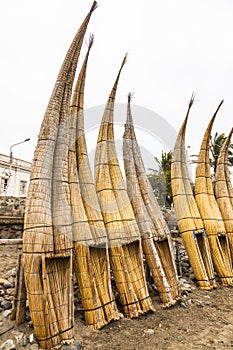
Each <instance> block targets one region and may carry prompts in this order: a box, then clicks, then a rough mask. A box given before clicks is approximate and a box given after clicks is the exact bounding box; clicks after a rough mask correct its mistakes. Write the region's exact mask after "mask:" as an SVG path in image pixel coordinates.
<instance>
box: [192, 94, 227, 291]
mask: <svg viewBox="0 0 233 350" xmlns="http://www.w3.org/2000/svg"><path fill="white" fill-rule="evenodd" d="M222 103H223V101H221V103H220V104H219V106H218V108H217V110H216V112H215V113H214V115H213V117H212V118H211V120H210V122H209V124H208V127H207V129H206V132H205V134H204V137H203V140H202V143H201V148H200V152H199V155H198V164H197V167H196V179H195V198H196V202H197V206H198V208H199V210H200V213H201V217H202V220H203V224H204V227H205V231H206V234H207V237H208V240H209V244H210V250H211V256H212V260H213V265H214V268H215V270H216V272H217V273H218V276H219V278H220V279H221V282H222V284H223V285H232V284H233V271H232V261H231V255H230V248H229V241H228V237H227V235H226V230H225V225H224V222H223V220H222V216H221V212H220V210H219V207H218V205H217V202H216V199H215V196H214V192H213V186H212V181H211V174H210V156H209V143H210V135H211V130H212V126H213V123H214V120H215V118H216V115H217V113H218V111H219V109H220V107H221V105H222Z"/></svg>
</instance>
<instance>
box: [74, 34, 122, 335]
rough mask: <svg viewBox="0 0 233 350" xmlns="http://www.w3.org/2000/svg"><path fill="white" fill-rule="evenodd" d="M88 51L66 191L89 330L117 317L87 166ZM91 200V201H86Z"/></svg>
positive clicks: (102, 231)
mask: <svg viewBox="0 0 233 350" xmlns="http://www.w3.org/2000/svg"><path fill="white" fill-rule="evenodd" d="M92 44H93V36H91V37H90V41H89V48H88V51H87V54H86V57H85V60H84V63H83V66H82V68H81V71H80V74H79V77H78V80H77V83H76V86H75V89H74V93H73V98H72V102H71V140H70V151H69V160H70V162H69V165H70V173H69V174H70V189H71V203H72V213H73V239H74V253H75V254H74V262H75V264H74V266H75V273H76V277H77V281H78V284H79V290H80V294H81V298H82V304H83V307H84V316H85V320H86V322H87V324H88V325H89V326H90V327H91V328H95V329H99V328H101V327H103V326H104V325H106V324H107V323H108V322H110V321H111V320H113V319H118V318H119V313H118V311H117V307H116V304H115V301H114V300H113V295H112V289H111V281H110V264H109V257H108V249H107V233H106V229H105V226H104V222H103V218H102V214H101V210H100V207H99V203H98V197H97V193H96V190H95V187H94V181H93V178H92V174H91V169H90V165H89V160H88V155H87V149H86V140H85V134H84V115H83V96H84V86H85V77H86V68H87V62H88V57H89V52H90V49H91V46H92ZM89 198H91V201H90V200H89V201H88V199H89Z"/></svg>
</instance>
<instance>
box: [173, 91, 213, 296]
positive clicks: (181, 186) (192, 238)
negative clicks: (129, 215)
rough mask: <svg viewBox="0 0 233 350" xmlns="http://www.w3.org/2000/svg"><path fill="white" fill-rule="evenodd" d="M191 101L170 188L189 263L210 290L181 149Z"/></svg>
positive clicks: (205, 246) (204, 242)
mask: <svg viewBox="0 0 233 350" xmlns="http://www.w3.org/2000/svg"><path fill="white" fill-rule="evenodd" d="M193 102H194V96H192V98H191V100H190V103H189V107H188V111H187V114H186V118H185V120H184V122H183V124H182V126H181V128H180V131H179V133H178V136H177V139H176V143H175V146H174V151H173V157H172V167H171V185H172V194H173V204H174V209H175V213H176V218H177V223H178V227H179V231H180V234H181V237H182V240H183V243H184V246H185V249H186V251H187V255H188V257H189V262H190V264H191V266H192V269H193V271H194V274H195V277H196V280H197V283H198V285H199V287H200V288H201V289H206V290H210V289H212V288H213V287H214V286H215V280H214V271H213V265H212V259H211V254H210V248H209V242H208V239H207V237H206V234H205V230H204V227H203V223H202V219H201V216H200V213H199V210H198V208H197V204H196V201H195V199H194V196H193V192H192V188H191V184H190V179H189V175H188V167H187V160H186V150H185V131H186V125H187V121H188V115H189V112H190V109H191V107H192V105H193Z"/></svg>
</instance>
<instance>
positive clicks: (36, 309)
mask: <svg viewBox="0 0 233 350" xmlns="http://www.w3.org/2000/svg"><path fill="white" fill-rule="evenodd" d="M96 5H97V4H96V2H94V3H93V5H92V7H91V10H90V11H89V13H88V15H87V16H86V18H85V20H84V22H83V24H82V25H81V27H80V29H79V31H78V33H77V34H76V36H75V38H74V40H73V42H72V44H71V46H70V48H69V50H68V52H67V55H66V57H65V60H64V63H63V65H62V67H61V69H60V72H59V74H58V78H57V80H56V83H55V87H54V90H53V92H52V95H51V98H50V101H49V104H48V107H47V109H46V112H45V116H44V119H43V122H42V125H41V129H40V133H39V137H38V143H37V147H36V150H35V155H34V159H33V164H32V171H31V178H30V185H29V190H28V196H27V202H26V210H25V225H24V234H23V265H24V274H25V284H26V289H27V296H28V302H29V307H30V312H31V317H32V321H33V325H34V330H35V334H36V336H37V338H38V340H39V343H40V346H41V347H43V348H52V347H57V348H59V347H61V346H62V344H67V343H70V342H72V341H73V336H74V332H73V323H74V318H73V288H72V248H73V239H72V217H71V205H70V192H69V185H68V150H69V132H70V126H69V122H70V118H69V116H70V114H69V107H70V98H71V93H72V85H73V80H74V75H75V70H76V65H77V61H78V57H79V53H80V49H81V46H82V42H83V38H84V35H85V32H86V28H87V25H88V23H89V20H90V17H91V14H92V12H93V11H94V9H95V8H96Z"/></svg>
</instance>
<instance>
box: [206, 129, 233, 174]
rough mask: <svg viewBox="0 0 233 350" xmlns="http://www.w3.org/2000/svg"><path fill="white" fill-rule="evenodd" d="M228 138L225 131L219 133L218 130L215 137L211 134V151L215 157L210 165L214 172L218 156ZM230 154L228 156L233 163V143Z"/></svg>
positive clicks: (230, 163)
mask: <svg viewBox="0 0 233 350" xmlns="http://www.w3.org/2000/svg"><path fill="white" fill-rule="evenodd" d="M226 138H227V137H226V136H225V133H221V134H218V132H216V133H215V135H214V137H212V136H211V140H210V152H211V154H212V158H213V159H212V160H211V162H210V165H211V166H212V167H213V169H214V174H215V172H216V167H217V160H218V156H219V153H220V150H221V148H222V146H223V144H224V142H225V140H226ZM228 154H229V158H228V160H229V165H233V144H232V143H231V144H230V145H229V151H228Z"/></svg>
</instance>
